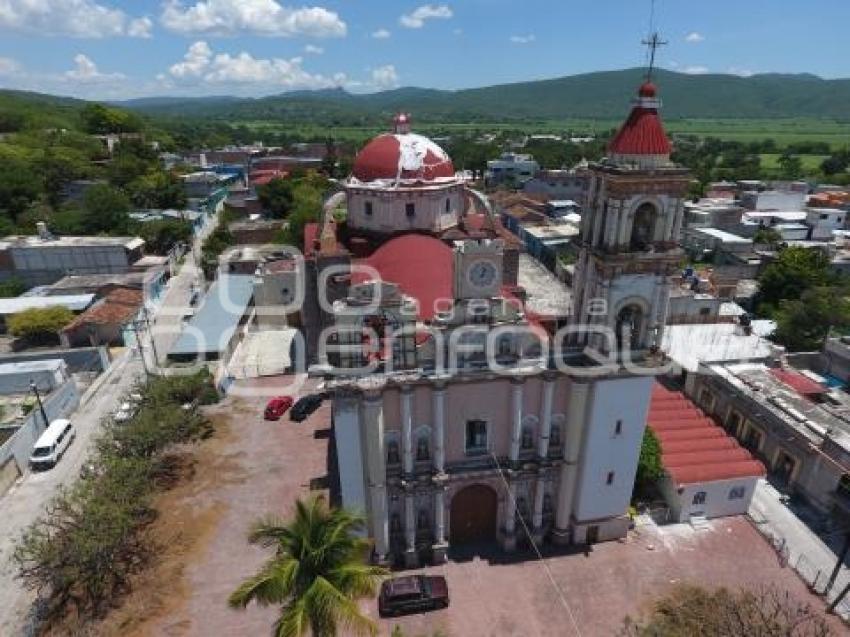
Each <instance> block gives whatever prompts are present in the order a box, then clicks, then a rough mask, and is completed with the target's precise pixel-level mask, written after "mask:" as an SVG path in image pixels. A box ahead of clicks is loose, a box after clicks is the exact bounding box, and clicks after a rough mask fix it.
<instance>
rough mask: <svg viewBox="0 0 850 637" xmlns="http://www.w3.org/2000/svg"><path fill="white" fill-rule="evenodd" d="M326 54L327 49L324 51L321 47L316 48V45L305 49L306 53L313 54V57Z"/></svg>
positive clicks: (309, 45)
mask: <svg viewBox="0 0 850 637" xmlns="http://www.w3.org/2000/svg"><path fill="white" fill-rule="evenodd" d="M324 52H325V49H323V48H322V47H320V46H316V45H315V44H308V45H307V46H305V47H304V53H312V54H313V55H321V54H322V53H324Z"/></svg>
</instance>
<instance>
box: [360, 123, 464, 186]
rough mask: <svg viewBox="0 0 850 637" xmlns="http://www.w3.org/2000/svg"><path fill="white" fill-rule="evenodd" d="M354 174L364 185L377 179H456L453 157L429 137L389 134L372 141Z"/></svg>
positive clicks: (363, 151) (361, 152) (367, 145)
mask: <svg viewBox="0 0 850 637" xmlns="http://www.w3.org/2000/svg"><path fill="white" fill-rule="evenodd" d="M352 174H353V175H354V176H355V177H356V178H357V179H359V180H360V181H375V180H376V179H421V180H424V181H432V180H434V179H441V178H451V177H454V176H455V168H454V165H453V164H452V160H451V157H449V156H448V154H447V153H446V151H444V150H443V149H442V148H440V147H439V146H438V145H437V144H435V143H434V142H432V141H431V140H430V139H428V138H427V137H423V136H422V135H417V134H415V133H387V134H385V135H379V136H378V137H376V138H375V139H373V140H372V141H370V142H369V143H368V144H366V146H364V147H363V149H362V150H361V151H360V152H359V153H358V154H357V157H356V158H355V160H354V169H353V170H352Z"/></svg>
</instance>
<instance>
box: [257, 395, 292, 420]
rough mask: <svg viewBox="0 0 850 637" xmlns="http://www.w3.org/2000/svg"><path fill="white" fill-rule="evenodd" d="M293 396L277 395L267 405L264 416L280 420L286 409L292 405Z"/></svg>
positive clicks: (268, 418) (267, 418)
mask: <svg viewBox="0 0 850 637" xmlns="http://www.w3.org/2000/svg"><path fill="white" fill-rule="evenodd" d="M292 402H293V400H292V396H277V397H276V398H272V399H271V400H270V401H269V402H268V404H267V405H266V410H265V412H263V416H264V417H265V419H266V420H280V417H281V416H283V414H285V413H286V410H287V409H289V408H290V407H292Z"/></svg>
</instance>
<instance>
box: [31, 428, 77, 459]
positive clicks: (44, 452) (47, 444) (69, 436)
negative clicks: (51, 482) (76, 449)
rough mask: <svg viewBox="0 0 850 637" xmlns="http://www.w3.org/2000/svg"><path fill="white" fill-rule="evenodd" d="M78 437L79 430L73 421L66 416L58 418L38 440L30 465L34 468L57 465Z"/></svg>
mask: <svg viewBox="0 0 850 637" xmlns="http://www.w3.org/2000/svg"><path fill="white" fill-rule="evenodd" d="M76 437H77V432H76V430H75V429H74V425H72V424H71V421H70V420H68V419H66V418H57V419H56V420H54V421H53V422H51V423H50V426H49V427H48V428H47V429H45V430H44V433H43V434H41V436H39V437H38V440H36V442H35V447H33V450H32V453H31V454H30V466H31V467H33V468H34V469H35V468H40V467H47V468H51V467H54V466H56V463H57V462H59V460H60V458H62V456H63V455H65V451H66V450H67V449H68V447H69V446H70V445H71V443H72V442H73V441H74V438H76Z"/></svg>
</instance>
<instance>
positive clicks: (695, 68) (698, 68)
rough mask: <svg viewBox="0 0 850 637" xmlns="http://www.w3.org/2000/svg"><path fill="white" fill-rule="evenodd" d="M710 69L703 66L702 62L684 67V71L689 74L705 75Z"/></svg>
mask: <svg viewBox="0 0 850 637" xmlns="http://www.w3.org/2000/svg"><path fill="white" fill-rule="evenodd" d="M708 70H709V69H708V67H707V66H702V65H700V64H693V65H691V66H685V67H682V73H687V74H688V75H704V74H705V73H708Z"/></svg>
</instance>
